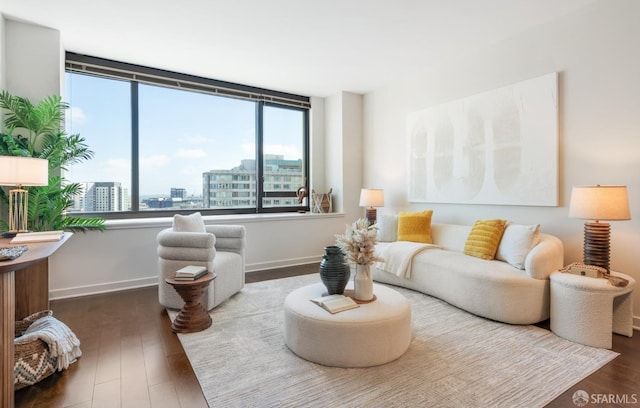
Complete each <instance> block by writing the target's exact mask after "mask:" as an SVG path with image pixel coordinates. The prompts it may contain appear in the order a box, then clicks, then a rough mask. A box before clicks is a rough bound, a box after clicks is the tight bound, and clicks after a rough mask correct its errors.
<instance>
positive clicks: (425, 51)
mask: <svg viewBox="0 0 640 408" xmlns="http://www.w3.org/2000/svg"><path fill="white" fill-rule="evenodd" d="M593 1H594V0H393V1H391V0H315V1H312V0H187V1H182V2H180V1H175V0H91V1H88V0H58V1H55V2H52V1H51V0H0V12H2V13H3V14H4V15H5V17H6V18H9V19H13V20H18V21H26V22H31V23H35V24H39V25H42V26H46V27H50V28H54V29H57V30H59V31H60V33H61V40H62V44H63V47H64V49H65V50H67V51H73V52H76V53H81V54H87V55H92V56H96V57H103V58H108V59H114V60H118V61H123V62H129V63H135V64H140V65H146V66H151V67H155V68H162V69H167V70H172V71H177V72H183V73H188V74H194V75H199V76H204V77H209V78H214V79H219V80H224V81H231V82H238V83H243V84H247V85H254V86H259V87H263V88H270V89H274V90H279V91H285V92H291V93H297V94H303V95H310V96H321V97H323V96H328V95H333V94H335V93H338V92H340V91H349V92H355V93H366V92H368V91H371V90H374V89H376V88H379V87H382V86H384V85H385V83H387V82H388V81H390V80H393V79H394V78H398V77H402V76H404V75H406V74H407V73H408V72H411V71H412V70H415V69H416V68H417V67H419V68H420V69H423V70H426V69H428V68H429V67H433V66H435V64H437V63H438V61H442V60H443V59H447V58H454V57H455V56H456V55H462V54H465V53H469V52H472V51H473V50H476V49H478V48H482V47H489V46H491V45H492V44H495V43H497V42H499V41H502V40H505V39H507V38H509V37H512V36H514V35H516V34H517V33H519V32H522V31H525V30H527V29H529V28H532V27H534V26H537V25H540V24H544V23H545V22H547V21H550V20H553V19H555V18H558V17H560V16H562V15H565V14H570V13H572V12H574V11H576V10H578V9H580V8H581V7H583V6H585V5H586V4H588V3H592V2H593Z"/></svg>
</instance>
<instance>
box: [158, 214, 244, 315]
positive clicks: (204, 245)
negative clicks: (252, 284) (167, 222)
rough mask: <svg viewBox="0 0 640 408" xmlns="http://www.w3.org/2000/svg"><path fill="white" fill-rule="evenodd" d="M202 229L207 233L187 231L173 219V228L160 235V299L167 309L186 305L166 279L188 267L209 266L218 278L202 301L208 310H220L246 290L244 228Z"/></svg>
mask: <svg viewBox="0 0 640 408" xmlns="http://www.w3.org/2000/svg"><path fill="white" fill-rule="evenodd" d="M196 214H197V216H198V217H199V216H200V214H199V213H196ZM202 227H203V229H204V231H199V232H191V231H184V230H181V229H180V228H176V223H175V219H174V227H173V228H167V229H164V230H162V231H160V233H158V236H157V242H158V256H159V260H158V266H159V282H158V298H159V301H160V304H162V305H163V306H165V307H168V308H172V309H181V308H182V306H183V305H184V301H183V300H182V298H181V297H180V296H179V295H178V294H177V292H176V291H175V289H174V288H173V287H171V286H170V285H169V284H167V283H166V282H165V279H166V278H167V277H168V276H170V275H172V274H173V273H175V271H177V270H178V269H180V268H182V267H185V266H187V265H202V266H206V267H207V269H208V270H209V271H210V272H215V274H216V275H217V277H216V279H214V280H213V282H211V285H210V286H209V289H208V291H207V293H206V294H205V295H204V299H203V300H202V305H203V306H204V307H205V309H207V310H211V309H213V308H214V307H216V306H218V305H219V304H220V303H222V302H224V301H225V300H227V299H229V298H230V297H231V296H232V295H234V294H235V293H237V292H238V291H240V290H241V289H242V288H243V287H244V272H245V259H244V257H245V254H244V251H245V228H244V226H242V225H207V226H204V224H202Z"/></svg>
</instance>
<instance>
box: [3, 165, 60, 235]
mask: <svg viewBox="0 0 640 408" xmlns="http://www.w3.org/2000/svg"><path fill="white" fill-rule="evenodd" d="M48 183H49V162H48V161H47V160H45V159H38V158H34V157H21V156H0V186H13V187H15V188H13V189H11V190H9V231H8V232H6V233H4V234H3V236H4V237H13V236H15V235H16V234H17V233H19V232H27V231H28V228H27V221H28V208H29V205H28V199H29V192H28V191H27V190H25V189H23V188H22V187H26V186H46V185H47V184H48Z"/></svg>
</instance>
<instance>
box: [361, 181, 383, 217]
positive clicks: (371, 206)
mask: <svg viewBox="0 0 640 408" xmlns="http://www.w3.org/2000/svg"><path fill="white" fill-rule="evenodd" d="M383 206H384V191H383V190H380V189H377V188H363V189H362V190H360V207H367V220H369V225H373V224H375V223H376V218H377V215H376V209H375V207H383Z"/></svg>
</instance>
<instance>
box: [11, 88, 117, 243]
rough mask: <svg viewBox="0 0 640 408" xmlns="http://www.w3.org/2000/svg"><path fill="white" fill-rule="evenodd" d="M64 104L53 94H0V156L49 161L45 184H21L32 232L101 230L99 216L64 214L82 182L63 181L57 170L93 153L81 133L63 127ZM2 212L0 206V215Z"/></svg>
mask: <svg viewBox="0 0 640 408" xmlns="http://www.w3.org/2000/svg"><path fill="white" fill-rule="evenodd" d="M68 107H69V106H68V105H67V104H66V103H64V102H63V101H62V98H61V97H60V96H58V95H52V96H49V97H46V98H44V99H42V100H41V101H40V102H38V103H37V104H35V105H34V104H33V103H31V101H29V100H28V99H26V98H22V97H19V96H14V95H11V94H10V93H8V92H7V91H2V92H1V93H0V108H1V109H3V110H4V120H3V125H4V126H3V127H4V129H3V131H2V132H1V133H0V155H2V156H24V157H36V158H41V159H46V160H48V162H49V184H48V185H46V186H38V187H25V188H26V189H27V190H28V195H29V197H28V220H29V226H30V227H31V229H33V230H34V231H52V230H70V231H85V230H100V231H102V230H104V228H105V222H104V219H103V218H101V217H77V216H71V215H69V214H67V213H66V210H67V209H68V208H69V207H71V205H73V202H74V197H75V196H76V195H78V194H80V193H82V186H81V185H80V183H71V182H69V181H68V180H66V179H65V178H64V176H63V175H62V174H63V171H65V170H67V167H68V166H69V165H72V164H76V163H81V162H83V161H86V160H90V159H91V158H93V155H94V153H93V151H91V150H90V149H89V147H88V145H87V144H86V143H85V139H84V138H82V137H81V136H80V135H78V134H74V135H69V134H67V133H66V132H65V131H64V112H65V110H66V109H68ZM0 198H1V199H2V201H3V202H4V203H5V206H6V204H7V202H8V197H7V193H6V192H5V190H4V189H1V188H0ZM5 213H6V212H5V211H3V215H4V214H5ZM0 229H4V230H7V229H8V225H7V223H6V221H4V220H0Z"/></svg>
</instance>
